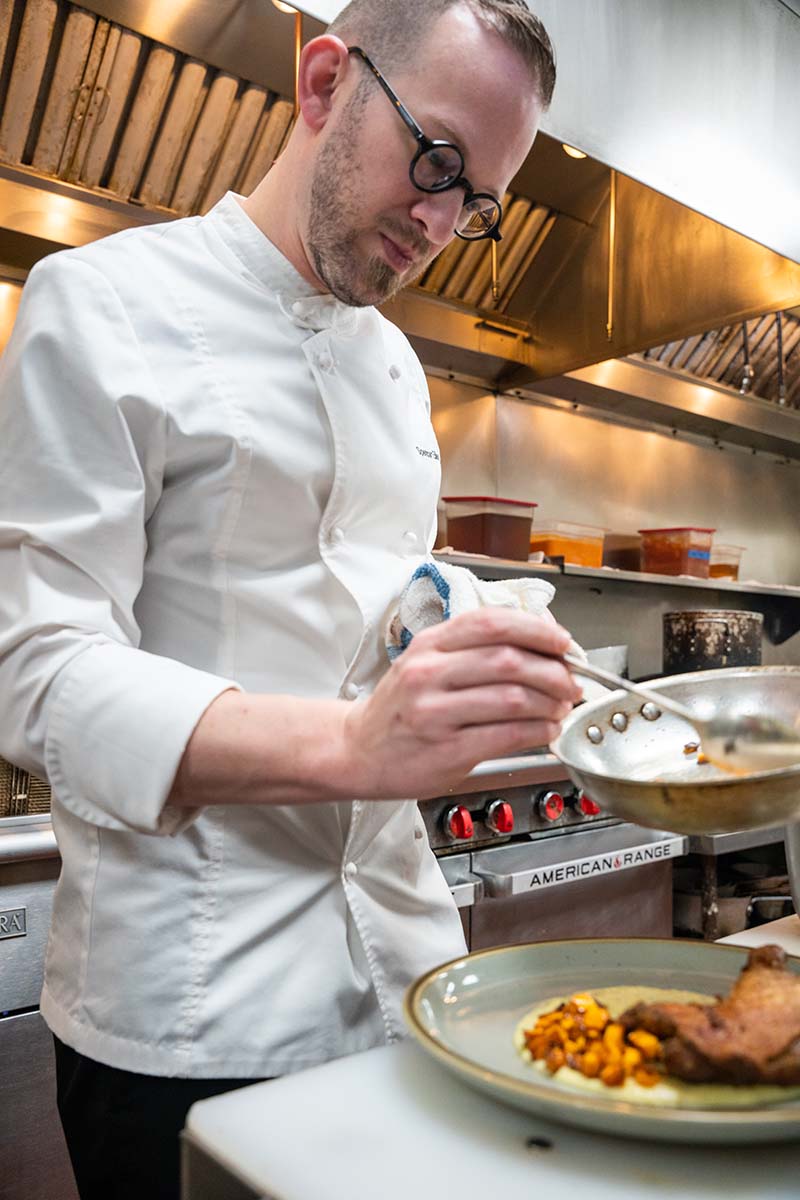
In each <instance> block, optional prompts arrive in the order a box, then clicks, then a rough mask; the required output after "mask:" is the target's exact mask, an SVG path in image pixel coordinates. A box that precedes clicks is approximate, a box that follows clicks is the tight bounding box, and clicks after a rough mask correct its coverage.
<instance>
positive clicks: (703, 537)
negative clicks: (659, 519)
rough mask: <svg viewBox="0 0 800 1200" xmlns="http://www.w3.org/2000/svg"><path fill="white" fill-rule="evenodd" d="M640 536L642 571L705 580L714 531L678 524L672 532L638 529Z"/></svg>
mask: <svg viewBox="0 0 800 1200" xmlns="http://www.w3.org/2000/svg"><path fill="white" fill-rule="evenodd" d="M639 533H640V534H641V535H642V570H643V571H648V572H652V573H653V574H655V575H694V576H696V577H697V578H698V579H708V573H709V566H710V562H711V539H712V537H713V535H714V530H713V529H702V528H700V527H699V526H697V525H679V526H675V527H674V528H672V529H640V530H639Z"/></svg>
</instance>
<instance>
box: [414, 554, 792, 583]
mask: <svg viewBox="0 0 800 1200" xmlns="http://www.w3.org/2000/svg"><path fill="white" fill-rule="evenodd" d="M433 557H434V558H435V559H436V560H437V561H438V562H443V563H449V564H450V566H452V567H468V568H469V570H470V571H474V572H475V574H476V575H479V576H481V578H482V575H481V572H482V571H487V572H489V578H490V579H517V578H519V577H520V576H522V575H533V576H536V577H538V576H542V577H543V578H547V577H548V576H553V575H561V574H562V571H561V567H559V566H556V565H555V564H554V563H531V562H520V561H519V559H515V558H490V557H489V555H488V554H467V553H463V552H460V551H456V552H454V553H450V552H444V551H441V550H434V552H433ZM798 590H799V591H800V589H798Z"/></svg>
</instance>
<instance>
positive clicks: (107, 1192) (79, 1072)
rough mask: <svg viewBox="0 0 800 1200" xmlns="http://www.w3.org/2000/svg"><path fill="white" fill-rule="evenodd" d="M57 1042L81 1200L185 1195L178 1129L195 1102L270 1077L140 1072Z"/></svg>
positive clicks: (64, 1117)
mask: <svg viewBox="0 0 800 1200" xmlns="http://www.w3.org/2000/svg"><path fill="white" fill-rule="evenodd" d="M53 1041H54V1042H55V1047H56V1083H57V1094H58V1111H59V1114H60V1116H61V1124H62V1125H63V1127H64V1133H65V1135H66V1139H67V1147H68V1149H69V1155H70V1158H71V1160H72V1169H73V1170H74V1172H75V1179H76V1181H77V1184H78V1191H79V1192H80V1195H81V1200H179V1197H180V1150H179V1142H178V1134H179V1133H180V1131H181V1130H182V1129H183V1126H184V1124H185V1121H186V1114H187V1112H188V1111H189V1109H190V1108H191V1106H192V1105H193V1104H194V1102H195V1101H196V1100H205V1099H207V1098H208V1097H209V1096H218V1095H219V1094H220V1093H221V1092H231V1091H233V1090H234V1089H235V1088H239V1087H245V1086H247V1084H250V1083H260V1082H262V1081H261V1080H258V1079H167V1078H162V1077H161V1076H156V1075H136V1074H134V1073H133V1072H132V1071H119V1070H117V1068H116V1067H106V1066H103V1064H102V1063H96V1062H94V1061H93V1060H92V1059H91V1058H86V1057H84V1055H83V1054H78V1052H77V1051H76V1050H72V1049H70V1047H69V1046H65V1045H64V1043H63V1042H60V1041H59V1040H58V1038H56V1037H54V1038H53Z"/></svg>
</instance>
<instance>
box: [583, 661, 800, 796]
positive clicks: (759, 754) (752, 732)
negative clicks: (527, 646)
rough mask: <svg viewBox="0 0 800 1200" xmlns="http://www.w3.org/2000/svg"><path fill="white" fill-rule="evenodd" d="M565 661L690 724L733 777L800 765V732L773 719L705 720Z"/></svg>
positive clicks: (717, 716)
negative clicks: (739, 774)
mask: <svg viewBox="0 0 800 1200" xmlns="http://www.w3.org/2000/svg"><path fill="white" fill-rule="evenodd" d="M563 659H564V662H565V663H566V664H567V666H568V667H569V668H570V670H571V671H572V672H573V673H574V674H576V675H585V676H586V677H587V678H588V679H594V680H596V681H597V683H602V684H604V685H605V687H608V688H614V689H616V688H623V689H624V690H625V691H626V692H630V693H631V695H633V696H639V697H640V698H641V699H642V700H646V701H649V703H650V704H655V705H656V706H657V707H658V708H660V709H664V710H665V711H666V712H671V713H674V714H675V716H676V717H681V718H682V719H683V720H684V721H687V722H688V723H689V724H690V725H691V726H692V727H693V728H694V729H695V730H696V731H697V734H698V736H699V738H700V741H701V743H702V747H703V753H704V754H705V756H706V758H708V759H710V760H711V762H713V763H716V765H717V766H718V767H722V769H723V770H725V771H732V772H733V773H734V774H736V773H749V772H750V771H771V770H775V769H776V768H779V767H794V766H797V765H798V764H800V730H797V729H792V728H790V726H788V725H785V724H784V723H783V722H782V721H777V720H775V719H774V718H773V717H766V716H759V715H755V716H732V717H730V716H726V715H725V714H724V713H715V714H714V715H713V716H711V717H709V718H707V719H705V720H704V719H702V718H700V717H698V716H696V715H695V714H694V713H693V712H690V710H689V709H688V708H684V706H683V705H682V704H678V703H677V701H675V700H670V699H669V698H668V697H666V696H664V695H662V694H661V692H655V691H651V690H650V688H648V687H643V686H642V685H641V684H640V683H631V681H630V680H629V679H623V678H622V676H621V675H615V674H614V673H613V672H612V671H604V670H602V668H600V667H595V666H593V665H592V664H591V663H588V662H584V661H583V660H582V659H580V658H576V657H575V655H574V654H564V655H563Z"/></svg>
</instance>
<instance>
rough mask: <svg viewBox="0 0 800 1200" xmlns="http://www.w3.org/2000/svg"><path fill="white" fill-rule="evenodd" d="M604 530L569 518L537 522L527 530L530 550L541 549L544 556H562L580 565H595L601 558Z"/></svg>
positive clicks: (565, 560)
mask: <svg viewBox="0 0 800 1200" xmlns="http://www.w3.org/2000/svg"><path fill="white" fill-rule="evenodd" d="M604 537H605V530H604V529H600V528H598V527H597V526H596V525H576V524H574V523H573V522H572V521H550V520H547V521H546V520H544V518H543V519H542V521H541V523H539V522H537V525H536V528H535V529H534V530H533V532H532V533H531V544H530V549H531V553H532V554H533V553H535V552H536V551H537V550H541V551H543V553H544V554H546V555H547V557H548V558H563V559H564V562H568V563H575V564H576V565H577V566H580V567H599V566H601V565H602V562H603V538H604Z"/></svg>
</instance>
